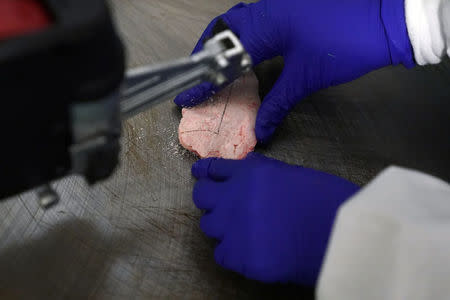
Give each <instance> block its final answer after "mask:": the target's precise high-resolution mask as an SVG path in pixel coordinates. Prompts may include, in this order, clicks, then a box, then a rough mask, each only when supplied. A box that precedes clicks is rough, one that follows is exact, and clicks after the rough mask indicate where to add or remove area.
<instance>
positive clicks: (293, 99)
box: [255, 63, 304, 144]
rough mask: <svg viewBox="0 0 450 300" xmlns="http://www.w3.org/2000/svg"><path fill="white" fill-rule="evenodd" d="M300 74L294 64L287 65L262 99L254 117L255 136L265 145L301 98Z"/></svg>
mask: <svg viewBox="0 0 450 300" xmlns="http://www.w3.org/2000/svg"><path fill="white" fill-rule="evenodd" d="M301 78H302V76H301V74H300V70H299V68H297V67H296V66H294V64H291V65H289V63H287V64H286V65H285V67H284V69H283V72H282V73H281V75H280V77H279V78H278V80H277V81H276V83H275V85H274V86H273V88H272V90H271V91H270V92H269V93H268V94H267V96H266V97H265V98H264V100H263V102H262V103H261V106H260V108H259V110H258V115H257V116H256V124H255V134H256V138H257V139H258V141H259V142H260V143H262V144H266V143H267V142H268V141H269V140H270V138H271V137H272V135H273V133H274V132H275V129H276V128H277V127H278V126H279V125H280V124H281V122H282V121H283V120H284V118H285V117H286V116H287V114H288V113H289V112H290V111H291V110H292V108H293V107H294V106H295V104H296V103H298V102H299V101H300V100H301V99H302V98H303V94H304V93H303V91H302V83H301V81H300V80H301Z"/></svg>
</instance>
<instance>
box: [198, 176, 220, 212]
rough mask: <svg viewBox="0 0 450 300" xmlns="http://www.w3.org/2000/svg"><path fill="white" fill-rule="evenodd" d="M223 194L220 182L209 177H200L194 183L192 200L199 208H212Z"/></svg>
mask: <svg viewBox="0 0 450 300" xmlns="http://www.w3.org/2000/svg"><path fill="white" fill-rule="evenodd" d="M222 194H223V191H222V186H221V184H220V183H218V182H215V181H214V180H211V179H209V178H200V179H199V180H198V181H197V182H196V183H195V185H194V189H193V191H192V200H193V201H194V204H195V206H197V208H198V209H204V210H208V211H209V210H212V209H214V208H215V206H216V205H217V202H218V201H220V199H219V198H220V196H221V195H222Z"/></svg>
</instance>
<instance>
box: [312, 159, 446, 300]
mask: <svg viewBox="0 0 450 300" xmlns="http://www.w3.org/2000/svg"><path fill="white" fill-rule="evenodd" d="M449 236H450V185H449V184H448V183H446V182H444V181H442V180H439V179H437V178H434V177H432V176H430V175H426V174H423V173H420V172H417V171H412V170H407V169H403V168H398V167H390V168H388V169H387V170H385V171H383V172H382V173H381V174H380V175H378V176H377V177H376V178H375V179H374V180H373V181H372V182H371V183H369V184H368V185H367V186H366V187H364V189H362V190H361V191H360V192H359V193H357V194H356V195H354V196H353V197H352V198H351V199H349V200H347V202H345V203H344V204H343V205H341V207H340V208H339V212H338V214H337V217H336V220H335V224H334V228H333V233H332V236H331V238H330V241H329V242H328V250H327V254H326V257H325V261H324V264H323V266H322V270H321V274H320V278H319V283H318V288H317V293H316V294H317V299H319V300H328V299H330V300H331V299H332V300H360V299H364V300H378V299H383V300H394V299H408V300H419V299H449V298H448V297H449V295H450V285H449V278H450V239H449Z"/></svg>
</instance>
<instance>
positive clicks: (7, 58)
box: [0, 0, 252, 207]
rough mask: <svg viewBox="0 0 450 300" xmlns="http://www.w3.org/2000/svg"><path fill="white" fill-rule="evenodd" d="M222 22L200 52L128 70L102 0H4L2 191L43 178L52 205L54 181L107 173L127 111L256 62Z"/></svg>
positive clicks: (220, 80)
mask: <svg viewBox="0 0 450 300" xmlns="http://www.w3.org/2000/svg"><path fill="white" fill-rule="evenodd" d="M23 13H26V14H27V15H28V18H27V19H26V20H24V19H23V18H22V19H21V16H23ZM15 14H17V15H15ZM2 20H3V21H2ZM218 24H219V25H218V26H217V28H216V30H215V33H216V34H215V35H214V36H212V37H211V38H210V39H208V40H207V41H206V42H205V44H204V47H203V50H202V51H200V52H198V53H196V54H194V55H192V56H190V57H185V58H181V59H178V60H174V61H170V62H166V63H162V64H158V65H151V66H143V67H138V68H135V69H132V70H129V71H125V68H124V66H125V55H124V48H123V45H122V43H121V41H120V38H119V36H118V35H117V33H116V30H115V28H114V25H113V22H112V19H111V17H110V13H109V10H108V7H107V6H106V4H105V3H104V1H103V0H64V1H62V0H0V92H1V94H0V95H1V96H2V98H4V102H3V103H4V113H3V115H2V117H0V128H2V131H3V133H4V134H3V139H4V142H5V145H4V146H3V147H0V165H1V166H2V167H1V168H0V198H5V197H7V196H9V195H12V194H15V193H18V192H21V191H24V190H26V189H30V188H34V187H39V189H38V194H39V199H40V200H39V201H40V204H41V205H42V206H44V207H47V206H50V205H51V204H53V203H55V202H56V199H57V195H56V193H55V192H54V191H53V190H52V189H51V188H50V186H49V185H48V183H49V182H51V181H53V180H56V179H58V178H61V177H64V176H66V175H69V174H79V175H82V176H83V177H84V178H85V179H86V180H87V182H88V183H90V184H92V183H95V182H97V181H99V180H102V179H104V178H107V177H109V176H110V175H111V174H112V173H113V171H114V169H115V168H116V166H117V164H118V156H119V151H120V143H119V139H120V135H121V122H122V121H123V120H124V119H126V118H129V117H132V116H134V115H135V114H137V113H139V112H141V111H143V110H146V109H149V108H150V107H151V106H152V105H154V104H156V103H159V102H160V101H162V100H165V99H170V97H172V96H174V95H176V94H178V93H179V92H181V91H183V90H186V89H188V88H190V87H193V86H195V85H197V84H199V83H202V82H205V81H208V82H211V83H213V84H214V85H215V86H217V87H218V88H220V87H222V86H224V85H226V84H227V83H228V82H230V81H232V80H234V79H235V78H237V77H238V76H239V75H240V74H241V73H243V72H245V71H246V70H248V69H249V68H250V67H251V66H252V61H251V58H250V56H249V55H248V54H247V52H246V51H245V49H244V48H243V46H242V44H241V43H240V41H239V39H238V37H236V36H235V35H234V34H233V33H232V32H231V31H230V30H227V29H226V28H224V26H223V24H220V22H219V23H218Z"/></svg>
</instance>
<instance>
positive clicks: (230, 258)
mask: <svg viewBox="0 0 450 300" xmlns="http://www.w3.org/2000/svg"><path fill="white" fill-rule="evenodd" d="M228 239H229V238H228V237H224V238H223V240H222V241H221V242H220V244H218V245H217V246H216V249H215V250H214V260H215V261H216V263H217V264H218V265H219V266H221V267H223V268H225V269H228V270H232V271H235V272H238V273H240V274H242V275H245V263H246V262H245V259H244V258H243V255H244V252H245V250H244V249H242V248H241V247H242V245H236V244H234V243H230V241H229V240H228Z"/></svg>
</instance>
